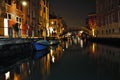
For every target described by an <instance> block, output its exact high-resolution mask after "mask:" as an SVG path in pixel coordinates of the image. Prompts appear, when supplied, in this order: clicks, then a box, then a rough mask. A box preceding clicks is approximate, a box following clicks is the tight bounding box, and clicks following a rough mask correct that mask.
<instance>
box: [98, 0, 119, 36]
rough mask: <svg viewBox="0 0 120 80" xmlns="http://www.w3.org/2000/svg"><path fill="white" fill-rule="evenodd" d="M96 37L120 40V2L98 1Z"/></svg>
mask: <svg viewBox="0 0 120 80" xmlns="http://www.w3.org/2000/svg"><path fill="white" fill-rule="evenodd" d="M96 14H97V27H96V30H97V34H96V37H102V38H106V37H108V38H120V0H96Z"/></svg>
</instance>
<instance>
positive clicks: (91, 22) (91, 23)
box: [88, 12, 96, 37]
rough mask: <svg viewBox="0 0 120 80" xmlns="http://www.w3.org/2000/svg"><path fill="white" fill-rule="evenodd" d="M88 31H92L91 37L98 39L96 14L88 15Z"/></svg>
mask: <svg viewBox="0 0 120 80" xmlns="http://www.w3.org/2000/svg"><path fill="white" fill-rule="evenodd" d="M88 29H90V30H91V35H92V36H93V37H96V13H95V12H93V13H90V14H88Z"/></svg>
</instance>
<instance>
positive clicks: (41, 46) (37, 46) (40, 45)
mask: <svg viewBox="0 0 120 80" xmlns="http://www.w3.org/2000/svg"><path fill="white" fill-rule="evenodd" d="M32 45H33V47H34V50H36V51H40V50H44V49H47V48H48V46H46V45H42V44H39V43H36V42H33V43H32Z"/></svg>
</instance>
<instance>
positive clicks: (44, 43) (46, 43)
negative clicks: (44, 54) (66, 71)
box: [37, 40, 50, 46]
mask: <svg viewBox="0 0 120 80" xmlns="http://www.w3.org/2000/svg"><path fill="white" fill-rule="evenodd" d="M37 43H39V44H43V45H47V46H49V45H50V44H49V42H48V41H47V40H38V41H37Z"/></svg>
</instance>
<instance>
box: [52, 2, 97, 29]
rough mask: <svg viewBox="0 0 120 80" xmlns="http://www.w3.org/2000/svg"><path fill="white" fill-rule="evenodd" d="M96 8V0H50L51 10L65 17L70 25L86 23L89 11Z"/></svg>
mask: <svg viewBox="0 0 120 80" xmlns="http://www.w3.org/2000/svg"><path fill="white" fill-rule="evenodd" d="M95 10H96V2H95V0H50V12H55V14H56V15H58V16H61V17H63V19H64V20H65V22H66V24H67V25H68V27H80V26H82V25H84V24H85V18H87V15H88V13H91V12H95Z"/></svg>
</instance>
